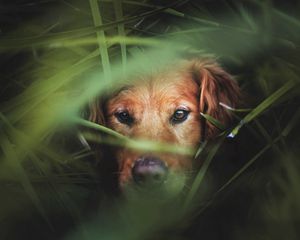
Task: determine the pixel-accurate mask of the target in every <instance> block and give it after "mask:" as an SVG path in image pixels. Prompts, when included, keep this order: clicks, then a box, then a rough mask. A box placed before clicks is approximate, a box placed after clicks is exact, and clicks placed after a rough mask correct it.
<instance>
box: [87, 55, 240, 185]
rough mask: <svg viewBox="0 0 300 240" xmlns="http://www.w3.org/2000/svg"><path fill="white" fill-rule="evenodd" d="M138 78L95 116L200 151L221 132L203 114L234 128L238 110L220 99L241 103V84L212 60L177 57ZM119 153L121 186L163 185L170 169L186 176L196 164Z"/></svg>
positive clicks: (94, 109)
mask: <svg viewBox="0 0 300 240" xmlns="http://www.w3.org/2000/svg"><path fill="white" fill-rule="evenodd" d="M134 78H135V79H133V81H132V79H131V81H130V82H129V84H126V83H124V85H123V86H122V87H121V88H120V89H118V90H117V91H116V92H114V93H113V94H111V96H108V97H107V98H106V100H105V101H101V102H100V100H99V101H96V102H95V103H93V104H92V105H91V109H90V120H91V121H92V122H95V123H97V124H101V125H104V126H106V127H108V128H111V129H113V130H114V131H116V132H118V133H120V134H122V135H125V136H127V137H129V138H133V139H137V140H138V139H142V140H150V141H155V142H161V143H168V144H173V145H174V146H180V147H184V148H185V147H186V148H192V149H197V146H199V144H200V142H201V141H203V140H209V139H212V138H214V137H215V136H216V135H217V134H218V133H219V132H220V131H219V129H218V128H216V127H215V126H214V125H213V124H211V123H210V122H208V121H206V120H205V118H203V117H202V116H201V113H205V114H208V115H210V116H211V117H213V118H215V119H216V120H218V121H219V122H221V123H222V124H224V125H225V126H228V125H229V124H230V122H231V120H232V114H231V113H230V112H229V111H228V110H227V109H225V108H224V107H222V106H220V103H224V104H226V105H228V106H230V107H233V108H234V107H236V106H237V105H238V103H239V98H240V89H239V87H238V85H237V83H236V82H235V80H234V79H233V77H232V76H231V75H230V74H229V73H227V72H226V71H225V70H224V69H223V68H222V67H221V66H220V65H219V64H218V63H217V62H216V60H215V59H211V58H193V59H189V60H179V61H176V62H175V61H174V62H173V63H170V64H168V65H167V66H164V67H161V69H158V70H156V71H152V72H151V73H147V74H142V75H135V77H134ZM113 155H114V156H115V158H116V160H117V165H118V169H119V170H118V182H119V186H120V187H121V188H124V187H125V186H127V185H138V186H146V185H147V184H148V185H152V186H159V185H161V184H164V183H165V182H168V179H169V178H170V173H178V174H183V175H184V173H187V172H189V171H191V170H192V166H193V164H192V163H193V157H191V156H185V155H181V154H173V153H166V152H161V153H159V152H155V153H154V152H150V151H136V150H132V149H128V148H126V147H119V148H118V149H117V150H115V151H114V153H113ZM105 161H109V160H108V159H106V160H105Z"/></svg>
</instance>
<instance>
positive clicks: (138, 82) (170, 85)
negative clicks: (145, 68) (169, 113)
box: [115, 71, 199, 101]
mask: <svg viewBox="0 0 300 240" xmlns="http://www.w3.org/2000/svg"><path fill="white" fill-rule="evenodd" d="M198 88H199V86H198V85H197V83H196V82H195V81H194V80H193V77H192V75H191V74H190V73H189V72H182V71H177V72H176V71H172V72H171V71H169V72H158V73H155V74H154V73H152V74H149V75H147V76H141V77H140V78H137V79H134V80H133V81H131V82H129V84H126V85H124V86H123V87H122V88H120V89H119V91H118V92H117V94H116V95H115V98H117V99H119V100H122V101H123V100H125V99H129V98H132V97H133V98H134V99H135V101H139V100H146V99H147V100H149V99H157V100H158V99H161V98H166V100H167V99H168V98H177V97H178V98H184V97H186V98H191V97H195V96H197V95H198V90H199V89H198Z"/></svg>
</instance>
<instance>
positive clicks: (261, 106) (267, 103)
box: [232, 80, 296, 135]
mask: <svg viewBox="0 0 300 240" xmlns="http://www.w3.org/2000/svg"><path fill="white" fill-rule="evenodd" d="M295 85H296V82H295V81H293V80H290V81H288V82H287V83H286V84H284V85H283V86H282V87H281V88H280V89H278V90H277V91H276V92H274V93H273V94H272V95H271V96H269V97H268V98H267V99H265V100H264V101H263V102H262V103H261V104H259V105H258V106H257V107H256V108H254V109H253V110H252V111H251V112H250V113H248V114H247V115H246V116H245V117H244V118H243V119H242V121H241V125H239V126H237V127H236V128H235V129H233V130H232V134H233V135H236V134H237V133H238V132H239V130H240V128H241V126H242V125H244V124H246V123H249V122H250V121H252V120H253V119H254V118H256V117H257V116H258V115H260V114H261V113H263V112H264V111H265V110H267V109H268V107H270V106H271V105H272V104H273V103H275V102H276V101H277V100H278V99H280V98H281V97H282V96H283V95H284V94H286V93H287V92H288V91H289V90H291V89H292V88H293V87H294V86H295Z"/></svg>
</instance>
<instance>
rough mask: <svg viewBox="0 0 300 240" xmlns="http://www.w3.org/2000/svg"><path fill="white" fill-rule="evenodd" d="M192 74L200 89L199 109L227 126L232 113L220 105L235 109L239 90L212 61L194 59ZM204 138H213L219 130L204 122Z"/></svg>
mask: <svg viewBox="0 0 300 240" xmlns="http://www.w3.org/2000/svg"><path fill="white" fill-rule="evenodd" d="M192 73H193V77H194V79H195V80H196V81H197V83H198V85H199V88H200V90H199V91H200V97H199V98H200V99H199V109H200V112H201V113H205V114H208V115H210V116H212V117H213V118H215V119H217V120H218V121H219V122H221V123H222V124H224V125H225V126H226V125H228V124H229V123H230V122H231V120H232V117H233V116H232V112H230V111H229V110H227V109H225V108H224V107H222V106H221V105H220V103H224V104H226V105H228V106H230V107H232V108H236V107H237V106H238V104H239V102H240V95H241V93H240V88H239V86H238V85H237V83H236V82H235V80H234V79H233V77H232V76H231V75H230V74H229V73H227V72H226V71H225V70H224V69H222V68H221V67H220V65H219V64H218V63H217V62H216V61H215V60H214V59H196V60H193V61H192ZM205 125H206V128H205V136H204V137H205V138H211V137H213V136H215V135H216V134H217V133H218V132H219V129H218V128H217V127H216V126H214V125H213V124H212V123H210V122H208V121H206V124H205Z"/></svg>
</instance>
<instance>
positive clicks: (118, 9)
mask: <svg viewBox="0 0 300 240" xmlns="http://www.w3.org/2000/svg"><path fill="white" fill-rule="evenodd" d="M113 1H114V9H115V16H116V20H117V21H120V20H121V19H122V18H123V9H122V1H121V0H113ZM118 35H119V36H121V37H124V36H125V27H124V24H123V23H121V24H118ZM120 47H121V55H122V64H123V71H124V73H125V70H126V62H127V52H126V44H125V42H124V41H122V42H120Z"/></svg>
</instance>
